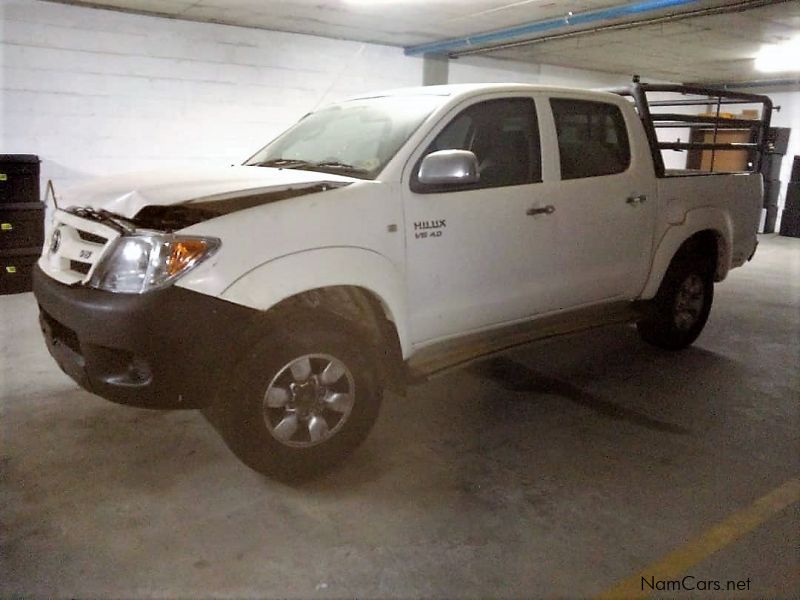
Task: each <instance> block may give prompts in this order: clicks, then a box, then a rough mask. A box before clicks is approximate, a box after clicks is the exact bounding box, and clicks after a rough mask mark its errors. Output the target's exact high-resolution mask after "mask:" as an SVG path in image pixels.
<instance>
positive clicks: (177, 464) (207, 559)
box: [0, 236, 800, 597]
mask: <svg viewBox="0 0 800 600" xmlns="http://www.w3.org/2000/svg"><path fill="white" fill-rule="evenodd" d="M36 312H37V308H36V304H35V301H34V299H33V296H32V295H31V294H22V295H16V296H5V297H0V434H1V436H2V437H0V525H1V526H2V529H1V530H0V595H2V596H12V595H20V596H80V597H86V596H92V597H96V596H114V597H150V596H159V597H178V596H180V597H212V596H213V597H220V596H225V597H277V596H281V597H285V596H294V597H344V596H359V597H401V596H402V597H409V596H423V597H434V596H436V597H478V596H481V597H485V596H489V597H499V596H516V597H587V596H594V595H597V594H600V593H602V592H604V591H608V590H614V589H615V586H617V585H619V582H621V581H625V580H626V579H627V578H630V577H636V576H639V575H640V574H645V575H646V574H647V569H649V568H650V569H655V571H658V572H657V573H656V572H655V571H654V572H653V574H654V576H655V575H659V574H662V573H669V572H670V569H672V570H673V571H678V573H677V575H676V576H677V578H678V579H680V578H681V577H685V576H686V575H687V574H688V575H691V576H692V577H695V578H696V579H698V580H699V579H703V580H721V581H723V582H725V581H728V580H736V581H740V580H741V581H744V580H746V579H748V578H750V580H751V582H750V584H748V585H749V586H750V587H749V590H746V591H739V592H737V594H739V595H740V596H742V597H792V596H794V597H797V596H798V592H799V591H800V581H798V578H797V573H798V572H800V556H799V555H798V544H797V542H798V539H800V523H799V521H798V516H799V515H798V511H797V506H798V505H797V502H796V498H795V499H794V501H792V499H791V498H792V497H793V496H792V495H791V494H793V493H794V492H793V491H792V489H793V488H791V485H792V484H791V483H789V484H787V482H792V481H793V480H796V479H797V477H798V476H799V475H800V439H799V438H798V432H799V431H800V412H799V411H800V240H796V239H788V238H781V237H777V236H762V237H761V246H760V248H759V251H758V253H757V254H756V257H755V258H754V260H753V262H752V263H751V264H748V265H746V266H745V267H743V268H741V269H737V270H735V271H734V272H732V273H731V275H730V278H729V279H728V280H727V281H725V282H724V283H722V284H720V285H718V286H717V288H716V299H715V305H714V308H713V309H712V313H711V318H710V320H709V323H708V325H707V327H706V330H705V331H704V333H703V334H702V336H701V337H700V339H699V340H698V341H697V342H696V344H695V345H694V347H692V348H690V349H688V350H686V351H684V352H680V353H668V352H662V351H659V350H656V349H654V348H651V347H648V346H646V345H644V344H643V343H641V342H640V341H639V339H638V336H637V335H636V332H635V330H634V329H633V328H631V327H627V326H614V327H608V328H604V329H601V330H595V331H591V332H587V333H582V334H578V335H572V336H570V337H566V338H560V339H552V340H547V341H544V342H541V343H538V344H535V345H532V346H529V347H526V348H522V349H518V350H515V351H513V352H509V353H507V354H504V355H502V356H498V357H495V358H491V359H488V360H485V361H482V362H480V363H477V364H474V365H472V366H471V367H469V368H466V369H464V370H460V371H456V372H452V373H450V374H447V375H444V376H442V377H439V378H437V379H434V380H432V381H430V382H428V383H425V384H422V385H419V386H415V387H412V388H410V389H409V391H408V395H407V397H405V398H400V397H396V396H389V397H387V399H386V401H385V403H384V409H383V412H382V414H381V416H380V418H379V421H378V424H377V426H376V428H375V429H374V431H373V432H372V434H371V435H370V437H369V438H368V440H367V442H366V443H365V444H364V446H363V447H362V448H361V449H360V450H359V451H358V452H356V453H355V454H354V455H353V456H352V457H351V458H350V460H349V461H348V462H347V463H345V464H344V465H342V466H341V467H340V468H338V469H337V470H335V471H333V472H332V473H330V474H328V475H326V476H325V477H323V478H321V479H318V480H316V481H312V482H307V483H303V484H298V485H295V486H287V485H284V484H281V483H277V482H275V481H271V480H269V479H266V478H264V477H262V476H260V475H258V474H256V473H254V472H252V471H250V470H248V469H247V467H245V466H243V465H242V464H241V463H239V462H238V461H237V460H236V459H235V458H234V456H233V455H232V454H231V453H230V452H229V451H228V449H227V448H226V447H225V446H224V444H223V442H222V441H221V439H220V438H219V436H218V435H217V433H216V431H215V430H214V429H213V428H212V427H211V426H210V425H209V423H208V422H207V421H206V420H205V418H204V417H203V415H202V414H201V413H200V412H198V411H186V412H181V411H173V412H158V411H148V410H139V409H134V408H128V407H123V406H118V405H115V404H112V403H110V402H107V401H105V400H102V399H100V398H97V397H94V396H92V395H91V394H89V393H87V392H85V391H83V390H81V389H80V388H78V387H77V386H76V385H75V384H74V383H73V382H72V381H71V380H70V379H68V378H67V377H66V376H65V375H63V374H62V373H61V372H60V371H59V370H58V368H57V367H56V365H55V363H54V362H53V361H52V359H51V358H50V357H49V355H48V354H47V351H46V349H45V346H44V343H43V341H42V339H41V335H40V333H39V331H38V327H37V322H36ZM786 485H789V486H790V488H781V486H786ZM778 488H781V489H784V490H786V489H789V492H788V493H789V501H788V503H787V502H784V504H783V505H781V504H780V503H777V504H776V503H774V502H773V503H769V502H767V503H766V504H765V503H764V502H762V503H761V504H758V501H759V498H763V497H765V496H768V495H769V494H770V493H771V492H773V491H774V490H776V489H778ZM769 497H770V498H771V497H772V496H769ZM784 498H785V494H784ZM754 506H755V507H756V509H757V518H754V519H750V520H747V519H746V518H744V517H741V518H735V516H736V515H742V514H743V511H745V513H746V514H745V516H747V515H751V513H752V510H753V509H752V507H754ZM747 511H750V512H747ZM732 515H733V516H734V517H732ZM720 524H722V525H720ZM718 526H719V527H721V529H719V530H715V529H714V528H715V527H718ZM737 528H738V529H737ZM709 531H712V534H713V535H711V536H710V537H711V538H713V539H714V540H717V541H719V540H723V541H722V542H720V543H718V544H717V546H713V544H712V545H709V543H708V542H707V540H708V539H709V536H708V535H707V532H709ZM719 531H722V532H723V534H724V535H723V534H720V533H719ZM725 532H727V533H725ZM726 535H727V537H726ZM704 536H705V537H704ZM715 536H716V537H715ZM720 536H721V537H720ZM703 540H706V541H703ZM676 552H677V554H675V553H676ZM687 556H688V557H690V559H687V558H686V557H687ZM665 557H667V558H665ZM676 557H678V558H680V557H683V558H681V559H680V560H678V558H676ZM681 560H682V561H683V562H681ZM687 560H688V562H687ZM659 561H661V562H659ZM654 565H655V566H654ZM659 565H660V566H659ZM665 565H666V566H665ZM656 566H657V568H656ZM617 589H618V588H617ZM656 595H668V596H670V597H681V596H682V595H684V596H685V597H690V596H692V595H694V596H695V597H699V596H700V595H701V594H700V592H699V591H697V590H695V591H694V592H692V591H684V592H681V591H677V592H676V591H672V592H668V593H667V592H662V593H661V594H658V593H657V594H656ZM706 595H707V596H708V597H729V596H730V595H731V594H730V593H729V592H724V591H723V592H716V593H708V594H706V593H705V592H703V593H702V597H706Z"/></svg>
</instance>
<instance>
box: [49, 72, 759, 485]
mask: <svg viewBox="0 0 800 600" xmlns="http://www.w3.org/2000/svg"><path fill="white" fill-rule="evenodd" d="M648 94H650V95H651V96H653V95H657V96H658V97H666V96H669V97H674V96H675V95H677V96H678V98H679V100H677V101H666V100H653V101H651V100H650V97H649V96H648ZM670 94H672V96H670ZM670 102H672V103H670ZM726 103H732V104H748V103H752V104H756V105H759V104H760V105H761V107H762V118H761V119H753V120H750V121H749V122H745V120H744V119H738V120H737V119H728V121H730V122H727V121H726V120H725V119H722V118H720V117H719V107H720V105H721V104H726ZM662 105H663V106H668V107H669V106H679V107H681V108H680V111H678V112H672V113H657V112H656V110H657V107H659V106H662ZM706 105H709V106H712V107H713V106H716V109H717V115H716V116H708V115H707V114H705V113H703V107H704V106H706ZM687 107H688V109H691V107H699V108H698V109H697V110H694V112H692V111H691V110H688V109H687ZM673 110H674V109H673ZM687 110H688V112H687ZM770 110H771V106H770V103H769V99H768V98H767V97H764V96H755V95H746V94H734V93H730V92H722V91H714V90H706V89H701V88H697V89H695V88H687V87H685V86H659V85H654V84H640V83H634V84H633V85H632V86H631V87H628V88H624V89H619V90H614V91H583V90H576V89H565V88H555V87H545V86H532V85H521V84H513V85H512V84H509V85H505V84H482V85H458V86H432V87H424V88H417V89H403V90H395V91H391V92H386V93H376V94H372V95H365V96H362V97H358V98H353V99H350V100H347V101H343V102H340V103H337V104H334V105H331V106H328V107H325V108H322V109H320V110H316V111H314V112H312V113H310V114H308V115H306V116H305V117H303V118H302V119H301V120H300V121H299V122H297V123H296V124H295V125H294V126H292V127H291V128H289V129H288V130H287V131H286V132H285V133H283V134H282V135H280V136H278V137H277V138H276V139H275V140H274V141H272V142H271V143H269V144H268V145H267V146H265V147H264V148H263V149H261V150H260V151H258V152H257V153H256V154H255V155H254V156H252V157H251V158H250V159H248V160H247V161H246V162H245V163H244V164H243V165H241V166H232V167H224V168H206V167H203V168H193V169H189V170H185V171H181V170H170V171H160V172H148V173H135V174H131V175H124V176H114V177H107V178H101V179H98V180H95V181H92V182H90V183H89V184H86V185H83V186H81V187H78V188H76V189H73V190H71V191H69V192H68V193H65V194H63V195H60V196H58V197H56V200H57V206H56V208H54V209H53V211H52V215H51V218H49V219H48V223H47V234H46V242H45V245H44V248H43V251H42V255H41V258H40V260H39V261H38V265H37V268H36V270H35V273H34V286H35V296H36V300H37V302H38V304H39V307H40V323H41V328H42V331H43V333H44V337H45V340H46V342H47V346H48V348H49V351H50V353H51V354H52V356H53V357H54V358H55V360H56V362H57V363H58V365H59V366H60V367H61V369H62V370H63V371H64V372H66V373H67V374H68V375H69V376H70V377H72V378H73V379H74V380H75V381H76V382H78V383H79V384H80V385H81V386H83V387H84V388H85V389H87V390H89V391H90V392H92V393H94V394H97V395H99V396H102V397H104V398H107V399H109V400H112V401H115V402H119V403H123V404H130V405H135V406H140V407H150V408H170V409H175V408H205V409H208V411H210V412H211V413H213V414H214V415H215V419H216V420H217V421H216V422H217V423H219V424H220V427H219V429H220V431H221V432H223V437H224V438H225V440H226V442H227V443H228V445H229V446H230V447H231V449H232V450H233V451H234V452H235V453H236V455H237V456H238V457H239V458H240V459H241V460H243V461H244V462H245V463H246V464H247V465H249V466H250V467H252V468H254V469H256V470H257V471H260V472H262V473H265V474H270V475H273V476H276V477H285V478H287V477H288V478H291V477H302V476H307V475H309V474H313V473H318V472H320V471H322V470H324V469H326V468H328V467H330V466H331V465H333V464H334V463H336V462H337V461H340V460H341V459H342V457H344V456H345V455H347V454H348V453H349V452H350V451H352V450H353V449H354V448H355V447H357V446H358V444H359V443H360V442H362V441H363V439H364V438H365V437H366V435H367V433H368V431H369V430H370V427H371V426H372V425H373V423H374V422H375V419H376V417H377V415H378V409H379V406H380V403H381V399H382V396H383V392H384V390H395V391H398V392H399V393H400V394H402V393H403V391H404V390H405V386H406V385H407V384H409V383H414V382H415V381H419V380H424V379H425V378H427V377H430V376H431V375H433V374H436V373H440V372H443V371H445V370H447V369H452V368H454V367H456V366H459V365H463V364H466V363H468V362H470V361H474V360H476V359H477V358H479V357H482V356H486V355H488V354H491V353H495V352H500V351H502V350H505V349H507V348H510V347H512V346H517V345H519V344H523V343H529V342H531V341H533V340H536V339H539V338H542V337H545V336H552V335H559V334H565V333H570V332H575V331H578V330H582V329H587V328H590V327H595V326H598V325H602V324H607V323H625V322H629V323H635V324H636V326H637V327H638V331H639V333H640V334H641V337H642V338H643V339H644V340H645V341H646V342H648V343H650V344H654V345H656V346H659V347H661V348H664V349H668V350H679V349H681V348H684V347H686V346H688V345H689V344H691V343H692V342H693V341H694V340H695V339H696V338H697V337H698V335H699V334H700V332H701V330H702V329H703V326H704V325H705V323H706V319H707V318H708V316H709V310H710V308H711V302H712V296H713V290H714V284H715V282H719V281H722V280H723V279H725V277H726V275H727V274H728V272H729V271H730V270H731V269H733V268H735V267H739V266H741V265H743V264H744V263H745V262H746V261H748V260H749V259H750V258H751V257H752V256H753V253H754V252H755V249H756V245H757V239H756V232H757V229H758V224H759V218H760V213H761V205H762V176H761V175H760V174H759V173H758V162H759V156H760V152H761V151H762V150H763V149H764V144H765V141H764V139H765V135H764V132H765V130H766V129H767V128H768V126H769V113H770ZM690 112H691V114H689V113H690ZM703 114H705V116H703ZM715 117H716V118H715ZM660 126H666V127H670V126H672V127H675V128H685V129H687V130H689V129H691V128H696V129H699V130H701V131H704V132H706V133H707V135H706V136H705V137H702V136H701V140H704V141H700V142H697V141H695V142H692V143H690V142H680V141H674V140H673V141H666V142H664V141H660V140H659V137H658V131H657V129H658V128H659V127H660ZM733 126H736V127H738V128H742V127H747V128H750V129H751V130H752V132H753V138H752V139H753V142H752V143H750V144H738V145H735V147H734V145H731V144H722V143H717V141H716V132H717V131H718V130H722V129H723V128H725V127H733ZM712 131H713V137H710V136H711V133H710V132H712ZM662 150H672V151H678V152H688V153H689V154H691V153H692V152H694V153H695V154H697V153H709V152H711V153H712V154H713V153H715V152H716V153H721V152H730V151H736V152H744V153H747V155H748V156H749V157H751V160H750V170H747V171H743V172H737V173H708V174H706V173H699V172H698V171H697V170H691V169H677V170H670V169H666V168H665V165H664V159H663V157H662ZM711 160H712V162H713V156H712V159H711Z"/></svg>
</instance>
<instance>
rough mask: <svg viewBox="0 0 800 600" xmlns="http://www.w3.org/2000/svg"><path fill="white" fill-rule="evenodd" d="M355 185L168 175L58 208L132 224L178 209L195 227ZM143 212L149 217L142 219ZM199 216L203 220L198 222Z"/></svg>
mask: <svg viewBox="0 0 800 600" xmlns="http://www.w3.org/2000/svg"><path fill="white" fill-rule="evenodd" d="M355 181H359V180H358V179H354V178H352V177H344V176H341V175H331V174H328V173H317V172H313V171H298V170H292V169H276V168H269V167H222V168H220V167H202V168H201V167H198V168H191V169H169V170H159V171H148V172H140V173H129V174H126V175H116V176H112V177H102V178H99V179H95V180H93V181H91V182H90V183H87V184H85V185H81V186H78V187H75V188H72V189H70V190H69V191H68V192H67V193H65V194H64V195H63V196H61V197H59V198H58V203H59V205H60V206H61V207H62V208H68V207H71V206H80V207H87V208H91V209H93V210H102V211H108V212H109V213H113V214H115V215H118V216H120V217H123V218H125V219H132V220H134V221H136V220H138V219H137V216H138V217H145V218H146V219H147V220H150V219H151V218H153V217H155V216H156V215H168V214H170V213H174V212H175V211H169V210H166V209H165V208H164V207H172V206H176V205H180V206H181V207H182V208H183V209H186V210H181V211H180V212H182V213H186V212H190V213H192V214H193V215H194V218H192V219H190V220H195V222H196V221H201V220H205V219H207V218H212V217H213V216H219V215H220V214H225V213H227V212H232V211H233V210H243V209H245V208H250V207H252V206H257V205H259V204H265V203H268V202H274V201H276V200H282V199H285V198H289V197H292V196H297V195H303V194H306V193H314V192H318V191H325V190H327V189H330V188H337V187H341V186H344V185H348V184H350V183H353V182H355ZM143 209H147V210H146V211H143ZM142 212H145V213H149V215H147V214H145V215H141V214H140V213H142ZM201 215H205V216H204V217H202V218H200V217H201ZM167 228H172V227H169V226H167Z"/></svg>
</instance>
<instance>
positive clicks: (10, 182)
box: [0, 154, 41, 204]
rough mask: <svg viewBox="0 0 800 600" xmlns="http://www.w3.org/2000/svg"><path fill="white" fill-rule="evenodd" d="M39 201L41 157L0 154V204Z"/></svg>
mask: <svg viewBox="0 0 800 600" xmlns="http://www.w3.org/2000/svg"><path fill="white" fill-rule="evenodd" d="M39 201H41V197H40V193H39V157H38V156H36V155H35V154H0V204H7V203H12V204H21V203H23V202H39Z"/></svg>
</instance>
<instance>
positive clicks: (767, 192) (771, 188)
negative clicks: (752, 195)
mask: <svg viewBox="0 0 800 600" xmlns="http://www.w3.org/2000/svg"><path fill="white" fill-rule="evenodd" d="M780 191H781V182H780V181H765V182H764V208H766V207H767V206H778V194H780Z"/></svg>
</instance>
